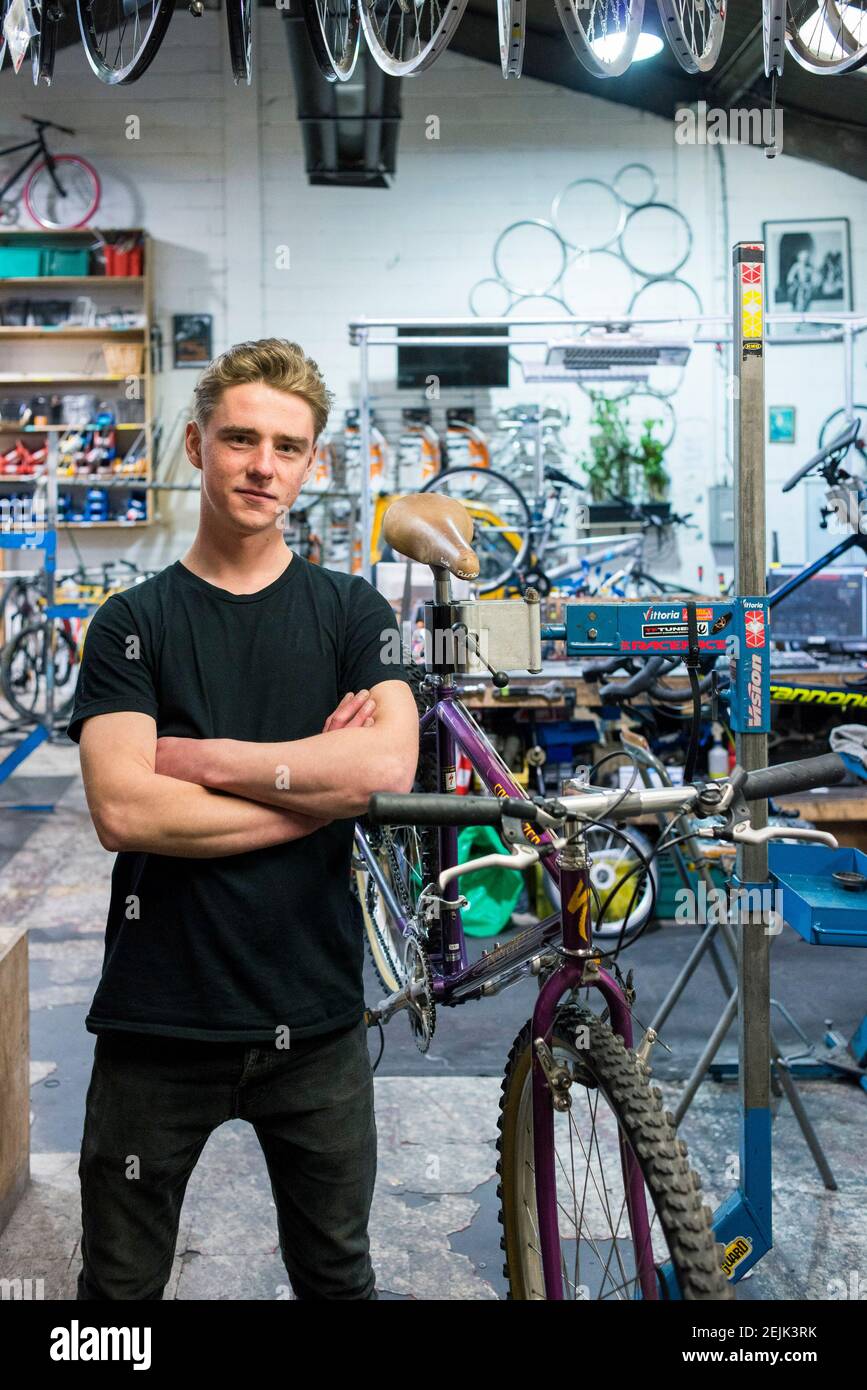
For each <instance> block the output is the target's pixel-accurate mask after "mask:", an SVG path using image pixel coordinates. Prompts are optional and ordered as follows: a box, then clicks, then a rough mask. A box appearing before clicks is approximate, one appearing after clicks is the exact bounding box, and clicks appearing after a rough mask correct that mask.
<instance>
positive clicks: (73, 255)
mask: <svg viewBox="0 0 867 1390" xmlns="http://www.w3.org/2000/svg"><path fill="white" fill-rule="evenodd" d="M44 256H45V268H44V271H43V274H45V275H86V274H87V272H88V270H89V268H90V250H89V249H88V247H86V246H82V247H67V246H62V247H61V246H49V247H47V248H46V250H45V252H44Z"/></svg>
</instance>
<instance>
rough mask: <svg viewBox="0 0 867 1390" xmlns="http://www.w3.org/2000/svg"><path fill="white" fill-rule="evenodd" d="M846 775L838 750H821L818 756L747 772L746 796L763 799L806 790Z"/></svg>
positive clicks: (744, 788) (839, 779) (826, 784)
mask: <svg viewBox="0 0 867 1390" xmlns="http://www.w3.org/2000/svg"><path fill="white" fill-rule="evenodd" d="M845 776H846V765H845V763H844V762H843V759H842V758H841V757H840V755H839V753H822V754H821V756H820V757H818V758H801V759H800V761H798V762H795V763H780V764H778V766H777V767H763V768H760V769H759V770H758V771H757V772H749V773H747V777H746V780H745V782H744V786H743V792H744V798H745V799H746V800H747V801H762V800H764V799H765V798H766V797H769V796H786V795H790V794H791V793H793V792H807V791H810V790H811V788H813V787H824V786H828V785H830V784H831V783H834V782H842V781H843V778H844V777H845Z"/></svg>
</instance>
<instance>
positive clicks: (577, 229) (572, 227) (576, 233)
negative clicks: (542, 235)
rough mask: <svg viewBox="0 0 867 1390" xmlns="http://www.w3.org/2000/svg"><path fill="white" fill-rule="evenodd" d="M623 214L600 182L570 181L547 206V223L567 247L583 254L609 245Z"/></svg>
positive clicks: (619, 228) (618, 200) (612, 194)
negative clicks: (549, 205) (549, 218)
mask: <svg viewBox="0 0 867 1390" xmlns="http://www.w3.org/2000/svg"><path fill="white" fill-rule="evenodd" d="M600 190H601V192H600ZM626 214H627V208H626V207H625V205H624V203H623V201H622V199H621V198H620V197H619V195H618V194H617V192H616V191H615V190H614V188H612V186H611V184H610V183H605V182H603V180H602V179H573V180H572V182H571V183H567V185H566V187H565V188H562V189H561V190H560V192H559V193H558V194H557V196H556V198H555V199H554V201H553V203H552V204H551V222H552V223H553V225H554V226H555V227H556V229H557V231H558V232H559V233H560V236H561V237H562V238H563V240H564V241H565V242H566V244H567V246H571V247H572V248H573V249H580V250H582V251H585V252H586V251H605V250H606V249H607V248H608V247H609V246H613V245H614V243H615V242H616V241H617V238H618V237H619V236H620V234H621V232H622V231H623V228H624V225H625V223H626Z"/></svg>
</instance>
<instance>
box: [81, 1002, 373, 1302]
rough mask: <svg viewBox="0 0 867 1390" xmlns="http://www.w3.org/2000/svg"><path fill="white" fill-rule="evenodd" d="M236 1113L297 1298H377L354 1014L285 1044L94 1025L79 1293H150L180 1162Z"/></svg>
mask: <svg viewBox="0 0 867 1390" xmlns="http://www.w3.org/2000/svg"><path fill="white" fill-rule="evenodd" d="M235 1118H239V1119H242V1120H249V1122H250V1124H252V1126H253V1128H254V1129H255V1131H256V1135H257V1137H258V1140H259V1143H260V1145H261V1146H262V1151H263V1153H264V1155H265V1162H266V1164H267V1166H268V1175H269V1177H270V1180H271V1191H272V1193H273V1196H274V1202H275V1205H276V1208H277V1229H278V1233H279V1238H280V1252H281V1254H282V1256H283V1261H284V1263H285V1265H286V1271H287V1273H288V1275H289V1279H290V1280H291V1283H292V1287H293V1289H294V1291H295V1295H296V1297H297V1298H299V1299H354V1298H361V1299H368V1298H376V1297H377V1295H376V1292H375V1288H374V1274H373V1267H372V1265H371V1262H370V1250H369V1241H368V1235H367V1222H368V1217H369V1215H370V1205H371V1201H372V1199H373V1185H374V1179H375V1176H376V1126H375V1123H374V1117H373V1072H372V1067H371V1063H370V1057H369V1054H368V1051H367V1028H366V1025H365V1024H364V1022H363V1021H360V1022H359V1023H358V1024H354V1025H352V1026H351V1027H350V1028H348V1029H342V1030H341V1031H340V1032H337V1033H329V1034H327V1035H325V1036H323V1037H314V1038H304V1039H300V1040H299V1041H297V1042H293V1043H292V1044H291V1046H290V1047H289V1048H287V1049H284V1050H281V1049H278V1048H276V1047H274V1046H271V1045H269V1044H267V1043H263V1044H260V1045H258V1046H255V1047H251V1046H248V1045H247V1044H246V1043H224V1042H195V1041H190V1040H188V1039H182V1038H162V1037H151V1036H146V1035H144V1034H134V1033H120V1032H114V1033H100V1034H98V1035H97V1041H96V1049H95V1052H94V1062H93V1073H92V1076H91V1080H90V1086H89V1088H88V1092H87V1106H86V1114H85V1122H84V1137H83V1139H82V1145H81V1161H80V1164H79V1169H78V1172H79V1176H80V1178H81V1209H82V1240H81V1254H82V1261H83V1267H82V1270H81V1273H80V1274H79V1276H78V1298H79V1299H142V1300H143V1299H160V1298H162V1296H163V1290H164V1288H165V1286H166V1283H167V1282H168V1278H169V1274H170V1271H171V1267H172V1259H173V1257H174V1252H175V1243H176V1241H177V1235H178V1224H179V1221H180V1214H181V1205H182V1203H183V1199H184V1192H185V1190H186V1186H187V1182H188V1180H189V1177H190V1174H191V1173H192V1171H193V1169H194V1168H195V1166H196V1163H197V1161H198V1158H199V1155H200V1153H201V1152H202V1149H203V1148H204V1146H205V1143H206V1141H207V1139H208V1136H209V1135H210V1134H211V1133H212V1131H213V1130H214V1129H216V1127H217V1126H218V1125H221V1124H222V1123H223V1121H224V1120H231V1119H235ZM136 1160H137V1162H136Z"/></svg>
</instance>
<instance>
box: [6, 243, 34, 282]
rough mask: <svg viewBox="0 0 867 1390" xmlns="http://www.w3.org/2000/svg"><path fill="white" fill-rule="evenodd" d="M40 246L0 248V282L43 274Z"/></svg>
mask: <svg viewBox="0 0 867 1390" xmlns="http://www.w3.org/2000/svg"><path fill="white" fill-rule="evenodd" d="M44 256H45V251H44V249H43V247H41V246H0V280H9V279H12V278H23V277H27V278H32V277H33V276H35V275H42V274H44V271H43V258H44Z"/></svg>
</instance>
